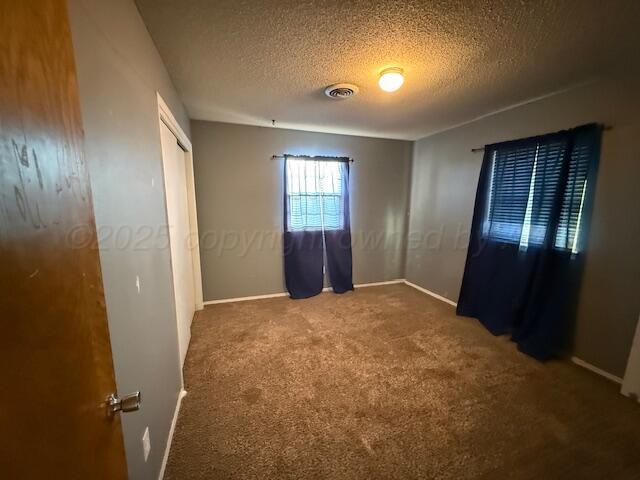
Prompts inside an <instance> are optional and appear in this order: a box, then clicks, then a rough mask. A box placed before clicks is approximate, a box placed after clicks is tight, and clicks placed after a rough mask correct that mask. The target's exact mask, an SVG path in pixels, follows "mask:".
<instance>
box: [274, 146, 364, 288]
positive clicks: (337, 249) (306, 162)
mask: <svg viewBox="0 0 640 480" xmlns="http://www.w3.org/2000/svg"><path fill="white" fill-rule="evenodd" d="M284 185H285V189H284V238H283V243H284V276H285V285H286V288H287V291H288V292H289V294H290V296H291V298H294V299H299V298H308V297H312V296H314V295H317V294H319V293H320V292H322V287H323V282H324V266H325V265H326V270H327V273H328V277H329V282H330V284H331V286H332V288H333V291H334V292H336V293H344V292H346V291H348V290H353V282H352V260H351V227H350V216H349V163H348V159H346V158H345V159H342V158H341V159H329V158H322V159H313V158H311V159H309V158H299V157H298V158H296V157H293V156H288V155H285V165H284ZM325 254H326V255H325Z"/></svg>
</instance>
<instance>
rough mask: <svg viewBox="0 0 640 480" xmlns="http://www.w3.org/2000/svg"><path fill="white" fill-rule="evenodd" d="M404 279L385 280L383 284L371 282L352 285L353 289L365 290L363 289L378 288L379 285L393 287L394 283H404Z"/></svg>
mask: <svg viewBox="0 0 640 480" xmlns="http://www.w3.org/2000/svg"><path fill="white" fill-rule="evenodd" d="M404 282H405V280H404V278H396V279H395V280H387V281H385V282H373V283H357V284H355V285H354V288H365V287H379V286H380V285H393V284H395V283H404Z"/></svg>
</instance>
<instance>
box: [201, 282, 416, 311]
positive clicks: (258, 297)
mask: <svg viewBox="0 0 640 480" xmlns="http://www.w3.org/2000/svg"><path fill="white" fill-rule="evenodd" d="M404 281H405V280H404V279H403V278H397V279H395V280H387V281H385V282H374V283H358V284H356V285H354V286H353V287H354V288H364V287H377V286H379V285H391V284H393V283H404ZM322 291H323V292H330V291H331V287H325V288H323V289H322ZM288 296H289V294H288V293H287V292H280V293H270V294H267V295H253V296H250V297H236V298H223V299H221V300H208V301H206V302H204V305H216V304H218V303H231V302H246V301H247V300H262V299H263V298H277V297H288Z"/></svg>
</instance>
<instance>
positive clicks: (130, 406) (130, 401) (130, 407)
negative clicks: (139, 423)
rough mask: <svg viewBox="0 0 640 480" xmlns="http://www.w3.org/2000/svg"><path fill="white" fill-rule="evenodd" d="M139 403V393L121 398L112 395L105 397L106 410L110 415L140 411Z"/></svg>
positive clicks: (140, 397) (140, 398) (140, 396)
mask: <svg viewBox="0 0 640 480" xmlns="http://www.w3.org/2000/svg"><path fill="white" fill-rule="evenodd" d="M141 401H142V395H140V392H134V393H130V394H129V395H125V396H124V397H122V398H120V397H118V395H117V394H115V393H112V394H111V395H109V396H108V397H107V401H106V403H107V410H108V411H109V413H112V414H113V413H117V412H135V411H136V410H139V409H140V402H141Z"/></svg>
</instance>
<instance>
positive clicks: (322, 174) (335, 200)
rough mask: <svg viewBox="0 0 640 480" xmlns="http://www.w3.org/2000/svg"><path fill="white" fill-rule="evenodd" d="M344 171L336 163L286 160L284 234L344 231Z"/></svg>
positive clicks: (337, 162)
mask: <svg viewBox="0 0 640 480" xmlns="http://www.w3.org/2000/svg"><path fill="white" fill-rule="evenodd" d="M344 168H345V166H344V163H343V162H340V161H328V160H302V159H296V158H295V157H290V158H287V161H286V169H287V171H286V182H287V185H286V195H287V227H288V231H294V232H295V231H303V230H340V229H342V228H344V199H343V195H344V190H345V187H344V186H343V181H344V180H345V178H346V177H345V175H344V170H343V169H344Z"/></svg>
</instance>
